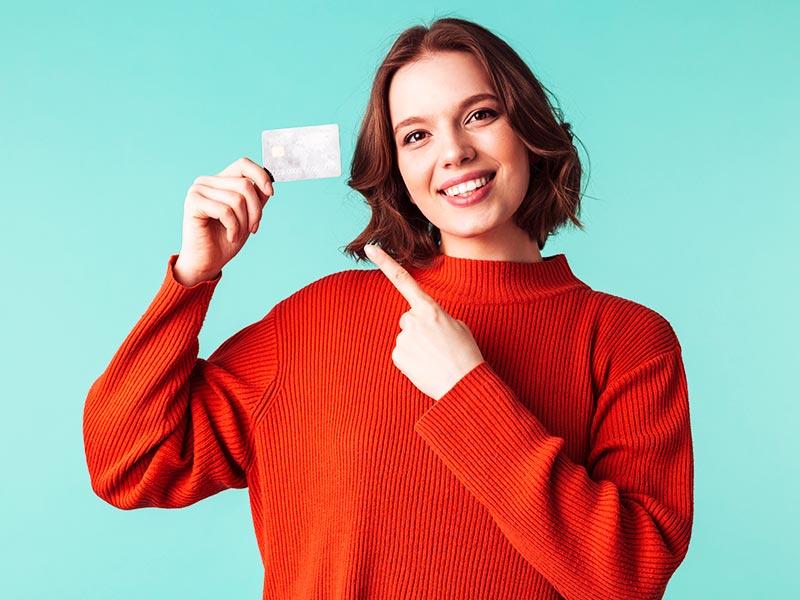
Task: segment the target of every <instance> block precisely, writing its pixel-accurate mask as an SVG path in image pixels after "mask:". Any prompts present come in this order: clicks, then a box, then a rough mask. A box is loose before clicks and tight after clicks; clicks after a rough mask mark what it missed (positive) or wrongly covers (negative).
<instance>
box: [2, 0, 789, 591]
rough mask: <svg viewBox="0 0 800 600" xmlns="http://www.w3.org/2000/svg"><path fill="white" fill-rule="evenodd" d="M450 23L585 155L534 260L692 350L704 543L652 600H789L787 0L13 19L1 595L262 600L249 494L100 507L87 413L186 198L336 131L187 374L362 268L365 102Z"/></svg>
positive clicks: (36, 8)
mask: <svg viewBox="0 0 800 600" xmlns="http://www.w3.org/2000/svg"><path fill="white" fill-rule="evenodd" d="M442 16H459V17H464V18H468V19H473V20H475V21H477V22H479V23H481V24H483V25H484V26H486V27H488V28H490V29H492V30H493V31H495V32H496V33H498V34H499V35H500V36H501V37H503V38H504V39H506V40H507V41H508V42H509V43H510V44H511V45H512V46H513V47H514V48H515V49H516V50H517V51H518V52H519V53H520V54H521V55H522V56H523V58H524V59H526V60H527V61H528V63H529V64H530V66H531V67H532V69H533V70H534V72H535V73H536V74H537V75H538V76H539V77H540V78H541V80H542V82H543V83H544V84H545V85H546V86H548V88H549V89H550V90H551V91H552V92H553V93H554V94H555V96H556V98H557V99H558V100H559V102H560V104H561V107H562V109H563V110H564V113H565V116H566V118H567V120H568V121H569V122H571V123H572V125H573V127H574V131H575V133H576V134H577V135H578V136H579V137H580V139H581V140H582V141H583V143H584V144H585V145H586V149H587V151H588V152H584V150H583V148H580V151H581V153H582V156H583V157H584V159H587V154H588V159H587V160H586V162H585V167H586V170H587V174H586V177H585V184H586V192H587V194H588V196H587V197H586V198H585V199H584V202H583V213H582V216H583V220H584V222H585V224H586V231H585V232H580V231H577V230H574V229H567V230H564V231H563V232H562V233H561V234H559V235H557V236H555V237H552V238H551V239H550V240H549V241H548V243H547V245H546V247H545V249H544V251H543V254H544V255H545V256H549V255H553V254H557V253H561V252H563V253H565V254H566V255H567V257H568V259H569V261H570V265H571V266H572V268H573V270H574V272H575V273H576V274H577V275H578V276H579V277H580V278H582V279H583V280H584V281H586V282H587V283H588V284H589V285H591V286H592V287H594V288H595V289H598V290H602V291H606V292H609V293H613V294H615V295H619V296H623V297H626V298H629V299H632V300H635V301H637V302H639V303H641V304H644V305H646V306H649V307H651V308H653V309H655V310H656V311H658V312H660V313H661V314H662V315H664V316H665V317H666V318H667V319H668V320H669V321H670V323H671V324H672V326H673V328H674V329H675V331H676V333H677V335H678V337H679V340H680V342H681V345H682V347H683V352H684V360H685V366H686V372H687V377H688V383H689V393H690V402H691V417H692V427H693V435H694V449H695V477H696V481H695V522H694V530H693V537H692V542H691V546H690V549H689V553H688V555H687V557H686V559H685V561H684V563H683V564H682V565H681V567H680V568H679V569H678V571H677V572H676V574H675V576H674V577H673V579H672V580H671V582H670V585H669V588H668V590H667V594H666V597H667V598H670V599H683V598H690V599H698V600H699V599H707V598H727V599H738V598H743V599H744V598H748V599H749V598H789V597H794V598H797V597H800V579H798V578H797V573H796V571H797V565H798V562H800V552H798V534H800V527H799V526H798V523H797V517H798V506H800V484H798V474H800V473H798V466H797V464H798V463H797V453H798V452H800V438H798V435H797V430H798V425H799V424H800V408H798V404H799V403H798V399H800V395H798V392H797V387H798V386H797V380H796V379H795V376H796V375H797V373H798V371H799V370H800V353H799V352H798V347H799V346H798V333H800V327H798V311H797V307H798V306H799V305H800V303H799V302H798V300H800V298H799V296H800V294H798V289H799V287H800V285H799V284H798V278H799V277H798V276H800V268H798V259H800V251H799V250H798V243H797V223H798V220H800V208H798V207H799V206H800V202H798V200H800V198H799V197H798V191H797V173H798V169H797V167H796V164H797V162H798V159H800V152H798V147H799V145H798V143H799V142H800V136H799V135H798V133H800V126H799V125H798V122H799V121H798V116H797V109H798V106H800V101H799V100H800V98H799V96H800V94H799V93H798V92H800V78H799V77H798V73H800V65H799V64H798V57H800V42H798V40H800V37H799V36H798V35H797V31H798V25H800V3H798V2H794V1H791V0H786V1H783V2H781V1H777V0H776V1H771V2H761V3H756V2H743V1H742V2H732V1H728V2H722V1H711V0H705V1H704V2H695V1H690V0H670V1H669V2H648V3H644V2H636V1H625V2H623V1H613V2H612V1H609V2H592V1H585V2H576V1H570V2H555V1H529V2H519V1H513V2H510V1H503V0H495V1H493V2H490V3H486V2H478V1H475V0H469V1H463V2H449V3H447V2H431V1H430V0H425V1H420V0H408V1H404V2H395V3H391V4H380V3H375V2H367V1H366V0H357V1H354V2H350V3H347V4H342V3H330V4H324V3H309V2H231V1H226V2H222V1H216V2H208V1H203V2H199V1H195V2H169V1H165V0H159V1H158V2H154V1H144V0H142V1H139V2H135V3H132V2H131V3H113V2H78V3H56V2H36V1H31V2H27V3H22V2H17V3H15V4H14V5H8V6H4V8H2V10H0V50H2V52H0V115H2V118H1V119H0V176H1V178H0V194H1V195H2V212H0V215H2V219H3V222H4V223H5V225H4V227H3V234H2V237H1V239H0V243H2V248H1V250H2V257H3V273H2V294H0V302H2V306H1V307H0V309H1V310H0V331H1V332H2V341H3V344H2V350H0V352H2V360H0V369H2V373H1V375H2V383H0V385H2V388H1V389H2V392H0V394H1V395H2V399H1V400H0V402H2V405H1V407H2V421H0V423H1V425H0V427H2V435H0V457H2V458H0V460H2V473H3V478H2V493H0V515H2V520H0V596H2V597H3V598H9V599H17V598H20V599H22V598H24V599H33V598H36V599H39V598H41V599H45V598H47V599H52V598H57V599H60V600H66V599H76V600H77V599H79V600H94V599H107V598H114V599H115V600H123V599H128V598H130V599H141V598H154V599H155V598H164V599H166V598H193V599H204V598H208V599H211V598H259V597H260V593H261V578H262V566H261V563H260V557H259V554H258V549H257V547H256V541H255V536H254V533H253V529H252V523H251V520H250V512H249V506H248V500H247V493H246V491H244V490H232V491H227V492H224V493H221V494H219V495H217V496H215V497H212V498H209V499H208V500H206V501H204V502H201V503H199V504H196V505H194V506H192V507H189V508H186V509H181V510H159V509H145V510H138V511H130V512H126V511H121V510H118V509H115V508H113V507H111V506H109V505H107V504H105V503H103V502H102V501H101V500H100V499H98V498H97V497H96V496H94V495H93V493H92V491H91V488H90V485H89V477H88V474H87V471H86V464H85V458H84V454H83V440H82V433H81V423H82V410H83V402H84V399H85V397H86V393H87V391H88V389H89V386H90V385H91V383H92V382H93V381H94V379H95V378H96V377H97V376H98V375H99V374H100V373H101V372H102V371H103V369H104V368H105V366H106V365H107V364H108V361H109V360H110V359H111V356H112V355H113V353H114V351H115V350H116V349H117V347H118V346H119V344H120V343H121V342H122V340H123V339H124V337H125V335H126V334H127V333H128V331H129V330H130V329H131V327H132V326H133V325H134V323H135V322H136V320H137V319H138V318H139V316H140V315H141V313H142V312H143V311H144V310H145V308H146V307H147V305H148V303H149V301H150V300H151V298H152V297H153V295H154V294H155V292H156V290H157V289H158V287H159V285H160V283H161V281H162V278H163V276H164V274H165V270H166V265H167V259H168V257H169V255H170V254H172V253H175V252H177V251H178V250H179V247H180V235H181V219H182V213H183V201H184V198H185V195H186V191H187V189H188V187H189V185H190V184H191V183H192V181H193V180H194V178H195V177H197V176H198V175H208V174H214V173H216V172H218V171H219V170H221V169H222V168H223V167H224V166H226V165H227V164H229V163H230V162H232V161H234V160H235V159H237V158H239V157H240V156H248V157H250V158H252V159H253V160H255V161H259V160H260V159H261V148H260V132H261V130H262V129H270V128H279V127H291V126H301V125H315V124H323V123H338V124H339V126H340V128H341V146H342V152H343V170H344V173H343V175H342V176H341V177H340V178H336V179H322V180H316V181H306V182H297V183H284V184H278V185H277V186H276V195H275V197H274V198H273V199H272V200H271V201H270V203H269V204H268V206H267V209H266V212H265V217H264V222H263V223H262V225H261V228H260V230H259V232H258V234H257V235H256V236H254V237H253V238H251V240H250V241H249V242H248V244H247V246H245V249H244V250H243V251H242V252H241V253H240V255H239V256H237V257H236V258H235V259H234V261H233V262H231V263H230V264H229V265H228V266H226V268H225V270H224V274H223V278H222V281H221V283H220V285H219V286H218V288H217V291H216V292H215V296H214V300H213V301H212V304H211V308H210V310H209V313H208V316H207V319H206V323H205V326H204V329H203V332H202V336H201V348H200V353H201V356H204V357H205V356H207V355H208V354H210V353H211V352H212V351H213V350H214V349H215V348H216V347H217V346H218V345H219V344H220V343H221V342H222V341H223V340H225V339H226V338H227V337H229V336H230V335H232V334H233V333H235V332H236V331H238V330H239V329H241V328H242V327H244V326H245V325H247V324H249V323H252V322H253V321H255V320H257V319H259V318H261V317H262V316H263V315H264V314H266V312H268V310H269V309H270V308H271V307H272V306H273V305H274V304H275V303H276V302H278V301H279V300H281V299H283V298H285V297H286V296H288V295H290V294H291V293H293V292H294V291H296V290H298V289H300V288H301V287H303V286H304V285H306V284H308V283H310V282H312V281H314V280H315V279H317V278H319V277H321V276H323V275H325V274H328V273H331V272H335V271H339V270H344V269H349V268H354V267H355V266H356V265H355V263H353V262H352V261H351V260H350V259H349V258H346V257H345V256H344V255H343V254H342V253H341V251H340V249H341V248H342V247H343V246H344V245H345V244H347V243H348V242H349V241H350V240H352V239H353V238H354V237H355V236H356V235H357V234H358V233H359V232H360V231H361V230H362V229H363V227H364V226H365V225H366V223H367V219H368V216H369V215H368V212H367V209H366V207H365V205H364V204H363V202H362V200H361V198H360V197H359V196H358V195H357V194H355V192H352V191H351V190H350V189H349V188H348V187H347V186H346V185H345V181H346V179H347V175H348V172H349V162H350V158H351V156H352V149H353V145H354V140H355V137H356V133H357V131H358V126H359V122H360V119H361V117H362V114H363V110H364V107H365V105H366V99H367V94H368V91H369V87H370V83H371V79H372V76H373V74H374V71H375V68H376V67H377V65H378V63H379V62H380V60H381V59H382V57H383V56H384V55H385V53H386V52H387V51H388V49H389V46H390V45H391V43H392V41H393V40H394V38H395V37H396V35H397V34H399V33H400V32H401V31H402V30H403V29H405V28H406V27H408V26H410V25H413V24H416V23H420V22H424V23H430V21H432V20H433V19H434V18H436V17H442ZM589 160H590V161H591V163H589V162H588V161H589ZM589 170H590V173H589V172H588V171H589ZM362 267H363V268H372V266H371V265H368V264H361V265H359V268H362Z"/></svg>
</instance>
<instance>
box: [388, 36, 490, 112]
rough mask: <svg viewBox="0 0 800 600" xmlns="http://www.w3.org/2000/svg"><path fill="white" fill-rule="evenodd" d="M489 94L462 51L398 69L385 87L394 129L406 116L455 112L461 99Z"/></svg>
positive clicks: (482, 74)
mask: <svg viewBox="0 0 800 600" xmlns="http://www.w3.org/2000/svg"><path fill="white" fill-rule="evenodd" d="M493 92H494V89H493V86H492V83H491V80H490V78H489V76H488V74H487V73H486V71H485V70H484V68H483V65H481V63H480V61H478V59H477V58H475V57H474V56H472V55H471V54H469V53H466V52H437V53H436V54H433V55H428V56H426V57H424V58H422V59H420V60H417V61H415V62H412V63H409V64H407V65H404V66H403V67H401V68H400V69H398V71H397V72H396V73H395V75H394V77H393V78H392V81H391V84H390V85H389V112H390V115H391V117H392V123H393V126H395V125H396V124H397V123H399V122H401V121H404V120H406V119H408V118H410V117H424V116H431V115H434V114H438V113H441V112H442V111H448V112H451V111H457V110H459V109H460V108H461V104H462V102H463V101H464V100H465V99H467V98H469V97H471V96H475V95H477V94H482V93H493Z"/></svg>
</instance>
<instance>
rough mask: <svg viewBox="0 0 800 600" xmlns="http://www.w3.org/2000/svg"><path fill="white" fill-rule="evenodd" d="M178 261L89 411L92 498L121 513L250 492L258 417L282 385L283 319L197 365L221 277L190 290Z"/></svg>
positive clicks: (86, 430)
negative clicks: (177, 270) (258, 408)
mask: <svg viewBox="0 0 800 600" xmlns="http://www.w3.org/2000/svg"><path fill="white" fill-rule="evenodd" d="M176 260H177V255H172V256H171V257H170V259H169V265H168V267H167V274H166V276H165V278H164V281H163V283H162V285H161V288H160V289H159V291H158V292H157V294H156V296H155V298H154V299H153V301H152V302H151V304H150V306H149V307H148V308H147V310H146V311H145V313H144V314H143V315H142V317H141V318H140V319H139V321H138V322H137V323H136V325H135V326H134V328H133V330H132V331H131V332H130V333H129V334H128V336H127V337H126V339H125V341H124V342H123V344H122V346H121V347H120V348H119V349H118V350H117V352H116V354H115V355H114V357H113V358H112V360H111V362H110V364H109V365H108V367H107V368H106V369H105V371H104V372H103V373H102V374H101V375H100V376H99V377H98V378H97V379H96V380H95V382H94V383H93V385H92V386H91V388H90V390H89V393H88V396H87V398H86V403H85V406H84V418H83V434H84V448H85V451H86V461H87V466H88V468H89V475H90V478H91V483H92V488H93V489H94V491H95V493H97V495H98V496H100V497H101V498H102V499H104V500H105V501H107V502H109V503H110V504H112V505H114V506H116V507H119V508H124V509H131V508H142V507H147V506H158V507H165V508H177V507H181V506H187V505H189V504H192V503H194V502H197V501H198V500H201V499H203V498H205V497H208V496H210V495H212V494H215V493H217V492H219V491H221V490H223V489H226V488H241V487H245V486H246V485H247V479H246V471H247V468H248V464H249V461H250V459H251V452H252V450H251V439H250V438H251V416H252V409H253V407H254V406H255V405H256V404H257V403H258V402H259V400H260V399H262V398H263V397H264V395H265V394H268V393H269V391H270V389H271V388H272V387H273V385H274V383H275V380H276V375H277V367H278V360H277V339H276V332H275V310H274V309H273V310H272V311H270V313H269V314H268V315H267V316H265V317H264V318H263V319H261V320H260V321H258V322H256V323H253V324H251V325H249V326H248V327H246V328H244V329H242V330H241V331H239V332H238V333H236V334H235V335H233V336H232V337H231V338H229V339H228V340H226V341H225V342H224V343H223V344H222V345H221V346H220V347H219V348H218V349H217V350H216V351H215V352H214V353H213V354H212V355H211V356H210V357H209V358H208V359H207V360H204V359H198V358H197V355H198V350H199V342H198V334H199V332H200V328H201V326H202V323H203V320H204V319H205V315H206V312H207V310H208V306H209V303H210V300H211V296H212V293H213V291H214V288H215V287H216V285H217V283H218V282H219V280H220V278H221V273H220V274H219V275H217V278H216V279H214V280H211V281H206V282H201V283H198V284H197V285H195V286H193V287H185V286H183V285H181V284H180V283H178V282H177V281H176V280H175V278H174V274H173V272H172V267H173V265H174V264H175V261H176Z"/></svg>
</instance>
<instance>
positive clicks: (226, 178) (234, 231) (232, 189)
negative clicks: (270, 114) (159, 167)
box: [172, 158, 275, 287]
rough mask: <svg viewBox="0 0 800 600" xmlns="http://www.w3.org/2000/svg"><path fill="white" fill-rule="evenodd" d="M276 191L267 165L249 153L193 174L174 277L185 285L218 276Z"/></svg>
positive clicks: (249, 232)
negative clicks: (211, 171) (212, 172)
mask: <svg viewBox="0 0 800 600" xmlns="http://www.w3.org/2000/svg"><path fill="white" fill-rule="evenodd" d="M274 194H275V190H274V189H273V187H272V181H271V179H270V176H269V175H268V174H267V171H266V170H265V169H264V168H263V167H261V166H259V165H257V164H256V163H254V162H253V161H252V160H250V159H248V158H240V159H239V160H237V161H236V162H234V163H232V164H230V165H228V166H227V167H225V169H223V170H222V171H220V172H219V173H218V174H217V175H212V176H201V177H198V178H197V179H195V181H194V183H193V184H192V185H191V187H190V188H189V192H188V193H187V194H186V201H185V203H184V212H183V240H182V242H181V251H180V254H179V255H178V259H177V260H176V261H175V264H174V265H173V269H172V272H173V274H174V276H175V279H176V280H177V281H178V282H179V283H180V284H181V285H184V286H186V287H191V286H193V285H195V284H197V283H199V282H201V281H208V280H210V279H214V278H215V277H216V276H217V275H218V274H219V272H220V271H221V270H222V267H223V266H225V265H226V264H227V263H228V261H230V260H231V259H232V258H233V257H234V256H236V255H237V254H238V252H239V250H241V249H242V246H244V243H245V242H246V241H247V238H248V237H250V234H251V233H255V232H256V231H257V230H258V226H259V223H260V222H261V214H262V209H263V208H264V205H265V204H266V203H267V201H268V200H269V198H270V196H272V195H274Z"/></svg>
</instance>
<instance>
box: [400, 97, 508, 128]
mask: <svg viewBox="0 0 800 600" xmlns="http://www.w3.org/2000/svg"><path fill="white" fill-rule="evenodd" d="M483 100H494V101H495V102H497V96H495V95H494V94H490V93H488V92H484V93H482V94H475V95H473V96H470V97H469V98H465V99H464V100H463V101H462V102H461V104H459V105H458V110H459V111H462V110H464V109H465V108H467V107H468V106H469V105H471V104H475V103H476V102H482V101H483ZM422 121H425V117H408V118H407V119H403V120H402V121H400V122H399V123H398V124H397V125H395V126H394V133H395V134H396V133H397V130H398V129H400V128H401V127H405V126H406V125H411V124H413V123H419V122H422Z"/></svg>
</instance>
